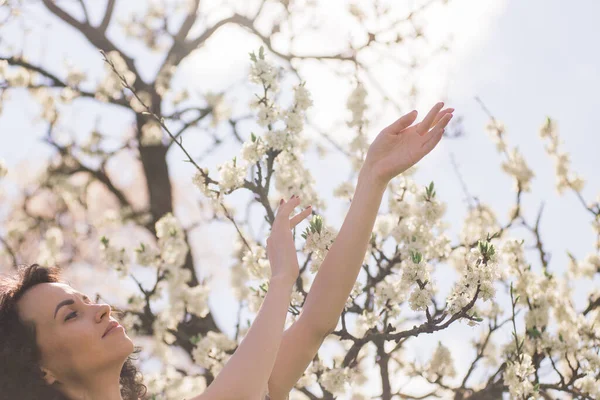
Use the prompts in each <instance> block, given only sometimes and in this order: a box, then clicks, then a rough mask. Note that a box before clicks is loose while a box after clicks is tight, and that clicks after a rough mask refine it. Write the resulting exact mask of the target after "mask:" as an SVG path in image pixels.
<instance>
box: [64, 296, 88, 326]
mask: <svg viewBox="0 0 600 400" xmlns="http://www.w3.org/2000/svg"><path fill="white" fill-rule="evenodd" d="M83 298H84V299H85V300H87V302H88V303H91V299H90V298H89V297H87V296H83ZM71 316H73V317H71ZM76 316H77V311H73V312H72V313H70V314H69V315H67V317H66V318H65V321H68V320H70V319H73V318H75V317H76Z"/></svg>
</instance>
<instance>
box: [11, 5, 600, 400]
mask: <svg viewBox="0 0 600 400" xmlns="http://www.w3.org/2000/svg"><path fill="white" fill-rule="evenodd" d="M207 3H208V2H207ZM339 3H340V1H339V0H338V1H335V2H334V1H327V2H323V3H322V4H326V5H327V7H328V8H330V11H331V13H334V12H335V11H334V10H335V7H337V6H338V4H339ZM342 3H343V2H342ZM358 3H359V4H360V2H358ZM209 4H210V3H209ZM574 4H575V3H570V5H569V6H567V5H565V3H564V2H562V1H560V0H530V1H528V2H523V1H519V0H453V1H451V2H450V4H449V6H447V7H446V8H444V9H443V10H442V9H439V10H432V14H431V15H430V16H429V17H428V21H430V22H429V23H428V25H427V26H425V29H426V35H427V36H428V37H429V38H430V39H431V40H432V42H434V43H435V42H436V41H440V40H442V41H443V40H445V38H447V36H448V34H453V36H454V42H453V44H451V49H452V53H451V54H450V55H448V56H444V57H440V58H439V60H438V61H437V62H436V63H434V64H431V65H429V67H428V68H425V69H423V70H421V71H420V76H419V85H420V87H421V88H422V90H423V93H422V96H421V98H420V102H419V103H418V104H416V108H417V109H418V110H419V112H420V115H421V116H423V115H424V114H425V113H426V112H427V110H428V109H429V108H430V107H431V106H432V105H433V104H434V103H435V102H436V101H438V100H439V99H441V100H444V101H445V102H446V103H447V105H448V106H451V107H454V108H455V109H456V111H455V115H456V116H461V117H463V128H464V132H465V134H466V135H465V137H463V138H462V139H459V140H449V139H444V140H442V142H441V143H440V144H439V145H438V147H437V148H436V149H435V150H434V151H433V152H432V153H431V154H430V155H428V156H427V157H426V158H425V159H424V160H423V161H422V162H421V163H419V170H418V172H417V175H416V180H417V182H418V183H419V184H421V185H426V184H428V183H429V182H430V181H431V180H433V181H434V182H435V186H436V191H437V195H438V197H440V198H441V199H443V200H444V201H446V202H447V204H448V210H447V213H446V218H445V219H446V221H448V222H450V224H451V228H450V233H451V234H452V238H453V239H454V240H455V239H456V233H457V232H458V230H459V229H460V227H461V220H462V218H463V216H464V215H465V212H466V203H465V201H464V193H463V191H462V188H461V186H460V182H459V180H458V178H457V176H456V174H455V172H454V170H453V168H452V164H451V161H450V157H451V155H453V156H454V158H455V160H456V161H457V163H458V165H459V169H460V173H461V174H462V176H463V179H464V181H465V182H466V185H467V186H468V190H469V192H470V194H471V195H473V196H477V197H478V198H479V199H480V200H481V201H482V202H484V203H486V204H489V205H491V206H492V208H493V209H494V210H495V211H496V213H497V217H498V218H499V220H500V221H501V223H505V222H506V220H507V213H508V210H509V208H510V207H511V205H512V204H514V197H515V196H514V194H513V192H512V186H513V182H512V179H511V178H509V177H508V176H507V175H506V174H504V173H503V172H502V171H501V168H500V163H501V162H502V161H504V159H503V156H501V155H499V154H498V153H497V152H496V150H495V146H494V144H493V143H492V141H491V140H490V139H489V137H488V135H487V134H486V133H485V131H484V127H485V125H486V124H487V122H488V118H487V116H486V113H485V112H484V111H483V110H482V109H481V107H480V106H479V104H478V103H477V101H476V100H475V96H478V97H479V98H481V99H482V101H483V102H484V103H485V104H486V106H487V108H488V109H489V110H490V111H491V112H492V113H493V114H494V116H495V117H496V118H497V119H499V120H501V121H503V122H504V123H505V125H506V128H507V142H508V144H509V146H511V147H512V146H518V148H519V149H520V151H521V152H522V153H523V154H524V157H525V159H526V161H527V163H528V165H529V166H530V167H531V168H532V169H533V170H534V172H535V174H536V177H535V179H534V180H533V182H532V193H530V194H527V195H526V196H525V197H524V201H523V205H524V208H525V211H526V215H527V218H528V220H529V222H531V223H533V222H534V221H535V216H536V214H537V210H538V208H539V206H540V204H541V202H542V201H543V202H544V203H545V207H544V214H543V219H542V223H541V226H542V234H543V240H544V244H545V246H546V249H549V250H550V253H551V255H552V259H551V263H550V270H551V271H553V272H557V273H559V274H561V273H562V271H564V270H565V268H566V262H567V256H566V250H569V251H570V252H571V253H573V254H574V255H575V256H576V257H577V258H578V259H583V258H584V257H585V255H586V254H588V253H589V252H591V251H592V250H593V247H592V246H593V243H594V237H593V235H592V229H591V225H590V223H591V218H590V215H589V214H588V213H587V212H584V210H583V208H582V206H581V205H580V203H579V201H578V200H577V198H576V197H575V195H574V194H572V193H570V192H566V193H565V194H564V195H563V196H562V197H560V196H558V194H557V192H556V190H555V189H554V179H555V177H554V166H553V163H552V161H551V159H550V158H549V157H548V156H547V155H546V153H545V151H544V146H545V144H544V143H543V142H542V141H541V140H540V138H539V136H538V129H539V127H540V125H541V124H542V123H543V122H544V120H545V117H546V116H550V117H552V118H554V119H556V120H557V121H558V124H559V132H560V135H561V139H562V140H563V142H564V144H563V146H564V147H563V148H564V149H565V150H567V151H568V152H569V153H570V154H571V157H572V169H573V170H574V171H576V172H578V173H579V174H581V175H582V176H583V177H584V178H585V179H586V180H587V184H586V187H585V188H584V190H583V193H582V194H583V197H584V198H585V199H586V200H587V201H588V202H590V201H592V200H593V199H594V198H595V197H596V196H598V195H599V194H600V180H599V179H598V178H597V173H598V172H597V171H599V170H600V162H599V161H598V155H597V153H598V149H600V139H599V138H598V134H597V126H596V123H595V120H594V117H595V116H596V115H597V114H598V113H597V110H595V109H593V107H596V106H597V105H598V104H599V103H598V100H597V93H599V92H600V78H599V76H598V73H597V71H598V70H599V68H600V53H599V52H597V51H592V49H595V48H596V47H597V43H595V41H593V40H594V38H597V37H598V34H599V32H598V28H597V27H596V26H597V22H596V20H595V19H596V16H597V15H599V14H600V3H598V2H597V1H594V0H581V1H579V2H577V3H576V5H574ZM326 11H327V10H326ZM52 32H53V34H56V35H59V36H61V37H63V38H64V37H65V35H67V34H70V33H69V32H68V31H64V32H62V31H60V30H57V31H52ZM69 40H71V42H72V43H71V45H70V46H69V48H65V47H60V46H58V47H57V50H56V51H48V52H47V53H46V57H49V58H50V59H54V61H56V62H57V63H59V62H60V63H61V64H59V65H62V61H60V60H61V57H62V55H63V54H68V55H69V57H70V58H72V59H74V60H77V59H85V58H88V57H90V56H92V57H95V56H96V55H97V53H95V52H94V51H90V50H89V48H88V47H87V46H84V44H83V43H84V42H83V41H82V40H79V39H77V38H75V37H73V36H69ZM322 42H323V41H322V40H319V38H318V37H317V38H314V42H312V43H308V45H309V46H310V48H311V49H314V48H317V46H318V44H321V43H322ZM53 43H55V42H53V41H52V40H50V39H47V44H53ZM259 45H260V44H259V42H258V41H257V40H256V39H252V38H250V39H249V36H248V34H247V33H245V32H243V31H241V30H240V29H235V28H231V29H229V28H225V29H222V30H221V31H220V32H219V33H218V34H217V35H215V37H214V38H213V40H211V41H210V42H209V43H207V45H206V46H205V47H204V48H203V49H202V51H200V52H198V53H197V54H196V55H195V56H194V57H192V58H190V59H189V60H188V61H187V62H186V63H185V65H183V67H182V68H183V70H182V75H183V77H182V78H181V79H185V80H186V81H188V82H189V84H190V86H191V87H193V88H194V89H197V90H201V91H206V90H210V89H213V90H214V89H219V88H222V87H224V86H227V85H229V84H230V83H231V82H232V80H237V81H239V80H243V79H244V77H245V74H246V73H247V68H248V56H247V54H248V52H249V51H253V50H256V49H257V48H258V46H259ZM40 46H41V47H43V44H40ZM71 48H75V49H77V50H78V51H77V52H72V51H70V49H71ZM85 49H87V50H85ZM223 49H226V51H223ZM79 50H81V51H79ZM40 51H41V50H40ZM98 57H99V55H98ZM85 65H89V63H86V64H85ZM224 65H226V66H228V68H223V66H224ZM391 66H392V64H391V63H389V62H388V64H387V65H382V66H381V71H379V70H377V71H373V73H374V74H376V75H377V79H378V81H379V83H380V84H381V85H382V86H384V87H385V88H386V89H387V90H389V92H388V93H389V94H390V95H391V96H392V97H393V98H394V99H395V100H397V101H398V102H400V103H401V104H402V105H403V107H405V108H406V110H405V112H408V111H410V109H411V108H409V107H411V106H412V105H410V104H409V103H407V102H406V101H405V98H403V96H402V94H403V93H405V92H406V91H407V90H408V89H407V87H406V85H405V84H404V82H405V81H404V80H402V79H399V78H400V77H399V76H397V75H395V74H394V71H393V70H392V69H391V68H390V67H391ZM386 68H387V69H386ZM301 71H302V72H303V73H304V78H305V79H306V80H307V81H308V83H307V87H308V88H309V90H310V91H311V92H312V94H313V97H314V100H315V106H314V107H313V109H312V110H311V111H310V113H312V114H311V116H312V117H314V118H315V120H316V121H317V123H318V124H319V126H320V127H321V128H322V129H324V130H327V131H328V132H330V133H331V135H332V136H333V137H335V138H336V139H337V140H338V141H340V142H341V141H346V140H348V134H349V132H348V130H347V129H343V128H344V127H343V126H342V129H334V128H335V127H336V126H339V125H336V122H338V123H339V122H340V121H343V120H344V119H345V118H347V117H348V115H347V114H344V113H345V111H344V108H345V96H347V93H348V88H347V87H346V86H344V85H342V84H340V83H339V82H337V81H335V79H333V78H332V75H330V74H329V75H328V74H326V73H325V71H324V70H323V69H322V68H316V67H314V66H307V67H306V68H303V69H302V70H301ZM207 77H210V79H207ZM282 86H283V85H282ZM284 88H288V90H289V85H288V86H284ZM284 90H285V89H284ZM394 93H398V94H397V95H395V94H394ZM13 99H14V100H13V101H12V102H10V103H8V104H6V105H5V110H4V113H3V114H2V115H1V116H0V158H5V159H6V160H7V162H8V165H9V167H11V166H15V165H16V164H17V163H18V162H19V161H22V160H25V159H31V157H32V155H42V154H47V153H48V149H47V147H45V146H44V145H43V144H41V143H39V140H38V138H40V137H41V136H42V135H43V129H42V127H41V126H40V125H38V126H37V127H36V128H35V129H32V128H31V125H30V122H29V119H30V117H29V115H31V113H32V112H34V110H35V108H34V107H33V106H32V105H31V103H27V102H24V101H23V99H24V96H23V95H20V94H16V95H15V96H13ZM380 108H381V107H379V106H378V105H373V107H372V109H375V110H378V109H380ZM382 109H383V111H382V112H381V114H380V115H377V119H375V120H374V122H373V126H372V127H371V128H370V133H369V134H370V137H371V138H372V137H374V136H375V135H376V134H377V133H378V132H379V130H380V129H381V128H383V127H385V126H386V125H388V124H389V123H391V122H392V121H393V120H395V119H396V118H397V117H398V112H397V111H394V110H392V109H391V107H383V108H382ZM84 111H85V108H84V107H79V108H75V110H74V111H73V112H72V115H73V118H77V119H74V121H75V124H74V125H76V126H77V127H78V129H80V130H81V131H82V132H85V133H86V134H87V132H89V128H90V127H91V126H93V123H94V121H89V120H82V119H81V118H80V117H77V116H78V115H81V113H83V112H84ZM104 115H105V116H106V115H111V116H113V115H115V114H108V113H106V114H104ZM332 116H333V117H332ZM456 116H455V119H457V118H456ZM117 117H118V118H116V119H117V120H119V118H120V117H119V116H118V115H117ZM122 120H123V119H122V118H121V119H120V121H122ZM101 124H102V126H103V127H104V128H105V130H110V128H111V127H113V126H114V127H115V129H116V127H117V125H116V123H114V122H107V121H104V120H103V121H101ZM119 129H122V125H121V127H120V128H119ZM121 132H122V130H121V131H117V132H114V135H115V136H119V135H120V134H121ZM307 134H310V132H307ZM199 140H201V138H199V137H198V138H197V139H194V138H190V139H188V140H187V142H185V143H187V145H188V146H192V148H194V147H193V146H194V145H195V144H197V143H198V144H199ZM224 151H225V152H229V155H230V157H229V158H231V156H233V155H234V154H236V153H237V151H238V149H237V148H233V147H231V148H229V149H224ZM169 157H170V161H171V164H170V165H171V173H172V175H173V176H174V177H176V179H178V180H181V182H184V183H185V182H186V180H187V179H189V177H190V176H191V174H192V173H193V171H192V170H191V169H190V167H189V164H187V163H182V162H179V161H180V160H182V159H183V156H182V154H181V153H179V152H178V151H172V152H171V153H170V155H169ZM340 162H343V159H342V158H340V157H338V156H334V155H332V156H331V157H328V158H327V159H325V160H318V159H316V158H314V157H313V158H307V163H308V164H309V165H311V168H314V169H312V170H313V171H314V172H313V174H314V176H316V177H317V187H318V188H319V191H320V192H321V193H323V195H324V196H325V198H326V199H327V203H328V205H329V208H328V210H327V211H326V212H325V213H324V214H325V218H326V221H327V223H328V224H330V225H332V226H334V227H335V228H336V229H339V227H340V226H341V223H342V220H343V217H344V216H345V213H346V211H347V207H346V205H345V204H344V203H343V202H341V201H339V200H337V199H333V198H331V190H332V188H333V187H335V186H337V185H338V184H339V182H341V181H342V180H345V179H347V175H348V166H347V164H346V163H343V164H340ZM317 170H327V171H330V173H329V174H322V173H321V174H317V173H316V171H317ZM187 182H189V181H187ZM190 187H191V186H190ZM383 204H384V207H385V200H384V202H383ZM302 226H304V225H302ZM302 229H304V228H302ZM215 230H217V232H215ZM221 232H224V233H227V234H231V235H233V234H234V232H233V231H232V230H231V229H229V228H228V227H225V228H218V227H216V226H215V225H210V227H207V228H201V229H198V230H197V231H196V232H195V235H196V236H195V237H198V238H199V240H202V242H203V243H205V244H206V248H205V249H200V250H199V251H198V254H199V255H200V256H201V257H202V262H201V265H202V268H203V270H202V272H201V273H202V275H205V274H208V273H212V274H213V275H214V276H215V282H214V284H213V285H212V287H214V288H215V289H214V292H213V294H212V297H211V299H210V301H211V306H212V309H213V310H216V311H215V318H216V319H217V322H218V323H219V324H220V326H221V327H222V329H223V330H224V331H225V332H227V333H229V334H231V335H233V332H234V329H235V328H234V323H235V316H236V313H235V310H236V309H237V307H236V304H235V300H234V298H233V294H232V293H231V292H230V291H229V290H228V287H229V272H228V268H227V267H228V266H229V265H230V260H229V259H228V255H229V254H230V252H231V250H232V249H231V241H230V240H225V241H219V242H217V241H215V240H214V239H213V240H212V241H211V238H214V237H216V236H217V235H216V233H221ZM515 235H516V236H517V237H520V235H523V237H525V238H526V239H527V240H531V238H530V237H529V236H527V233H526V232H523V231H521V232H519V231H516V232H515ZM530 243H531V242H530ZM528 255H529V259H530V260H531V262H532V264H533V265H534V268H536V269H538V268H539V261H538V256H537V254H536V253H534V252H529V253H528ZM444 276H451V274H450V275H447V273H445V272H442V273H441V274H440V278H443V277H444ZM92 284H93V283H92ZM595 284H596V285H597V284H598V282H595ZM592 285H593V283H592V282H578V283H577V288H581V289H584V290H583V291H578V294H577V295H576V297H575V299H576V301H577V304H579V305H581V304H583V301H584V300H585V294H586V293H587V292H588V290H589V289H590V288H591V287H592ZM86 289H87V288H83V290H84V291H85V290H86ZM95 290H97V288H96V287H95V286H90V289H89V290H88V291H89V292H94V291H95ZM108 298H110V297H108ZM217 305H218V306H217ZM473 332H476V330H475V328H470V327H468V326H466V325H465V324H461V325H456V324H455V325H454V326H453V327H452V328H451V329H448V330H445V331H443V332H442V333H438V334H433V335H429V336H426V337H419V338H418V339H416V340H413V341H412V342H411V348H410V349H409V350H408V351H407V352H406V354H407V357H413V356H415V355H416V354H420V355H421V357H422V358H421V360H423V361H425V360H426V358H424V357H423V355H424V354H425V355H427V354H429V353H430V351H431V350H432V349H433V346H434V345H435V343H437V341H438V340H442V341H443V342H444V344H446V345H447V346H448V347H450V349H451V351H452V353H453V356H454V357H455V359H456V358H457V357H461V356H462V358H463V359H464V358H465V357H464V354H468V356H467V359H470V358H471V356H472V354H471V352H470V350H469V348H470V346H469V344H468V342H466V341H465V340H464V337H465V335H472V334H473ZM326 346H328V345H326ZM328 349H329V347H328ZM465 367H466V366H465V364H460V363H457V370H458V372H459V375H460V372H461V371H464V369H465ZM374 372H375V376H376V371H374ZM415 385H416V384H415V383H414V382H413V383H412V384H411V385H408V386H406V388H405V389H406V390H410V389H409V388H412V389H413V390H414V392H413V393H416V391H418V386H415ZM374 393H376V391H375V392H374Z"/></svg>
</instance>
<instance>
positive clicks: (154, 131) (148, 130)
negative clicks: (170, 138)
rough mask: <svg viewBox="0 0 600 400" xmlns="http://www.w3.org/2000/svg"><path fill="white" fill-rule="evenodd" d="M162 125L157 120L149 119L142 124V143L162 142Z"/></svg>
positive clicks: (144, 144)
mask: <svg viewBox="0 0 600 400" xmlns="http://www.w3.org/2000/svg"><path fill="white" fill-rule="evenodd" d="M162 137H163V132H162V127H161V126H160V124H159V123H158V122H157V121H155V120H149V121H148V122H146V123H145V124H144V125H143V126H142V136H141V138H140V143H141V145H142V146H156V145H159V144H161V143H162Z"/></svg>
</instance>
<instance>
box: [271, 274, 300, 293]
mask: <svg viewBox="0 0 600 400" xmlns="http://www.w3.org/2000/svg"><path fill="white" fill-rule="evenodd" d="M295 282H296V279H295V278H294V279H292V278H291V277H289V276H283V275H276V276H272V277H271V278H270V279H269V288H270V287H271V286H278V287H285V288H289V289H290V290H291V289H292V288H293V286H294V283H295Z"/></svg>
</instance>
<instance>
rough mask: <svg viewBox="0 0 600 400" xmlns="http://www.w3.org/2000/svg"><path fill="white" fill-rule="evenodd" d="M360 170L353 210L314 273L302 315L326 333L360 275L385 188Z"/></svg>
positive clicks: (350, 210)
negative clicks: (315, 273)
mask: <svg viewBox="0 0 600 400" xmlns="http://www.w3.org/2000/svg"><path fill="white" fill-rule="evenodd" d="M386 186H387V185H385V184H382V183H380V182H378V181H376V180H374V179H371V176H370V175H369V174H368V172H366V171H365V170H361V173H360V175H359V179H358V183H357V186H356V191H355V193H354V197H353V199H352V202H351V204H350V209H349V211H348V214H347V215H346V218H345V219H344V222H343V224H342V227H341V228H340V232H339V233H338V235H337V237H336V239H335V240H334V242H333V244H332V245H331V247H330V249H329V252H328V253H327V255H326V256H325V259H324V260H323V263H322V264H321V266H320V267H319V271H318V272H317V275H316V276H315V279H314V282H313V284H312V286H311V288H310V292H309V293H308V296H307V298H306V302H305V304H304V306H303V307H302V318H305V320H306V321H310V322H309V323H310V325H312V326H314V327H315V329H316V330H318V331H319V332H322V333H324V334H326V333H328V332H329V331H330V330H332V329H334V328H335V326H336V325H337V322H338V320H339V317H340V315H341V314H342V311H343V310H344V305H345V304H346V301H347V299H348V296H349V295H350V292H351V291H352V287H353V286H354V282H356V279H357V277H358V274H359V272H360V268H361V266H362V262H363V260H364V257H365V253H366V251H367V248H368V244H369V239H370V237H371V232H372V231H373V226H374V224H375V219H376V217H377V212H378V211H379V206H380V205H381V199H382V197H383V193H384V192H385V189H386Z"/></svg>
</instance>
